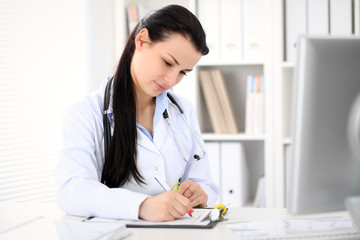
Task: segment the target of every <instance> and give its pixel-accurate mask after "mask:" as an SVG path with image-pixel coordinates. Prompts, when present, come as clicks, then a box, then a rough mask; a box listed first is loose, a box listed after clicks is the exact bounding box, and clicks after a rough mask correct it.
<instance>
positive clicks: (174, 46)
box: [131, 29, 202, 97]
mask: <svg viewBox="0 0 360 240" xmlns="http://www.w3.org/2000/svg"><path fill="white" fill-rule="evenodd" d="M135 46H136V48H135V52H134V56H133V59H132V62H131V76H132V78H133V80H134V83H135V87H136V93H137V96H144V95H145V96H151V97H155V96H157V95H159V94H160V93H161V92H164V91H166V90H168V89H170V88H171V87H173V86H175V85H176V84H177V83H179V82H180V81H181V79H182V78H183V77H184V76H185V75H186V73H188V72H190V71H192V69H193V68H194V66H195V64H196V63H197V62H198V61H199V60H200V58H201V56H202V55H201V53H199V52H198V51H196V49H195V48H194V46H193V45H192V43H191V42H190V40H188V39H186V38H185V37H184V36H182V35H180V34H177V33H176V34H173V35H171V36H170V37H169V38H167V39H166V40H165V41H163V42H158V43H151V41H150V38H149V35H148V30H147V29H143V30H141V31H140V32H139V33H138V35H137V36H136V38H135Z"/></svg>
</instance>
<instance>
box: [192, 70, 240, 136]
mask: <svg viewBox="0 0 360 240" xmlns="http://www.w3.org/2000/svg"><path fill="white" fill-rule="evenodd" d="M199 76H200V86H201V89H202V92H203V94H204V98H205V104H206V107H207V109H208V112H209V115H210V121H211V124H212V126H213V129H214V132H215V133H237V132H238V128H237V125H236V121H235V116H234V112H233V109H232V105H231V101H230V98H229V94H228V91H227V88H226V84H225V79H224V77H223V75H222V73H221V72H220V70H200V71H199Z"/></svg>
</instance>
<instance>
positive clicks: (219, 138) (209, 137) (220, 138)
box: [202, 133, 265, 141]
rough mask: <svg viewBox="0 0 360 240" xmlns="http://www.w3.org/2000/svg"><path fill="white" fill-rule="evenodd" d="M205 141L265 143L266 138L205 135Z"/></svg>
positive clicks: (238, 135)
mask: <svg viewBox="0 0 360 240" xmlns="http://www.w3.org/2000/svg"><path fill="white" fill-rule="evenodd" d="M202 136H203V138H204V141H264V140H265V136H264V135H259V136H249V135H246V134H244V133H238V134H215V133H203V134H202Z"/></svg>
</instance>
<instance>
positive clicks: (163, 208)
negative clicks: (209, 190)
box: [139, 191, 193, 222]
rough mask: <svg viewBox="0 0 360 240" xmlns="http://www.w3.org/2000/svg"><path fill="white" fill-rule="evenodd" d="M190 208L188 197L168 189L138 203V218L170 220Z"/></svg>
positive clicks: (153, 220)
mask: <svg viewBox="0 0 360 240" xmlns="http://www.w3.org/2000/svg"><path fill="white" fill-rule="evenodd" d="M192 209H193V208H192V207H191V204H190V200H189V199H187V198H186V197H184V196H183V195H181V194H179V193H177V192H174V191H168V192H165V193H162V194H159V195H156V196H153V197H148V198H146V199H145V200H144V201H143V202H142V203H141V204H140V207H139V218H141V219H143V220H146V221H152V222H164V221H171V220H175V219H177V218H179V217H181V216H184V215H185V214H186V213H188V212H189V211H190V210H192Z"/></svg>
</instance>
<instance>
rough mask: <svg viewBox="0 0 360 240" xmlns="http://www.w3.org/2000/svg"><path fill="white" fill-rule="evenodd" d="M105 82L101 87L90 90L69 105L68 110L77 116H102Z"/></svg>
mask: <svg viewBox="0 0 360 240" xmlns="http://www.w3.org/2000/svg"><path fill="white" fill-rule="evenodd" d="M103 85H104V83H102V84H101V86H100V88H98V89H96V90H94V91H92V92H90V93H89V94H87V95H86V96H83V97H81V98H79V99H78V100H76V101H75V102H73V103H72V104H71V105H69V106H68V108H67V112H68V113H71V114H75V115H76V116H84V117H85V116H86V117H90V116H92V117H101V116H102V109H103V106H102V105H103V98H104V90H105V88H104V86H103Z"/></svg>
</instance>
